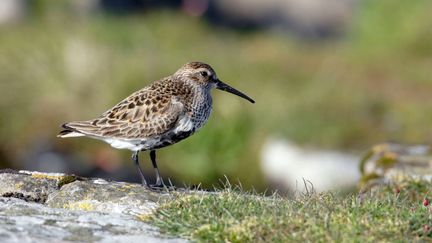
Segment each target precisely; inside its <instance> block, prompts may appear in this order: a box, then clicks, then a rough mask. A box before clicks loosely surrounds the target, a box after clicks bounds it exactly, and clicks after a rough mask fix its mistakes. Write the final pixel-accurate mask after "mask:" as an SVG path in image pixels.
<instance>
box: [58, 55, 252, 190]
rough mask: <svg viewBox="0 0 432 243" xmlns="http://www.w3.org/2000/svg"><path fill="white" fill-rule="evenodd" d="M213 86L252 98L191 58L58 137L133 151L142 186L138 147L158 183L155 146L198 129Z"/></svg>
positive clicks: (207, 110)
mask: <svg viewBox="0 0 432 243" xmlns="http://www.w3.org/2000/svg"><path fill="white" fill-rule="evenodd" d="M213 88H216V89H220V90H223V91H227V92H229V93H232V94H235V95H238V96H240V97H242V98H244V99H246V100H248V101H250V102H252V103H255V102H254V100H252V99H251V98H249V97H248V96H247V95H245V94H243V93H242V92H240V91H238V90H236V89H234V88H232V87H231V86H229V85H227V84H225V83H223V82H222V81H220V80H219V79H218V78H217V76H216V73H215V71H214V70H213V68H211V67H210V66H209V65H208V64H205V63H202V62H190V63H187V64H185V65H184V66H182V67H181V68H180V69H179V70H177V71H176V72H175V73H174V74H173V75H171V76H168V77H166V78H162V79H160V80H157V81H155V82H153V83H152V84H150V85H148V86H146V87H144V88H143V89H141V90H138V91H136V92H135V93H133V94H131V95H130V96H129V97H127V98H126V99H124V100H122V101H121V102H120V103H118V104H117V105H115V106H114V107H113V108H111V109H109V110H108V111H106V112H104V113H103V114H102V115H101V116H99V117H98V118H96V119H92V120H87V121H75V122H68V123H65V124H63V125H62V127H63V128H64V130H63V131H61V132H60V133H59V135H58V136H59V137H62V138H67V137H81V136H86V137H91V138H95V139H99V140H103V141H105V142H107V143H109V144H110V145H111V146H112V147H114V148H118V149H129V150H131V151H133V155H132V159H133V161H134V162H135V165H136V167H137V170H138V173H139V175H140V177H141V180H142V184H143V186H147V185H148V184H147V181H146V179H145V178H144V174H143V172H142V170H141V167H140V165H139V159H138V154H139V152H140V151H150V159H151V161H152V164H153V168H154V170H155V173H156V183H155V184H154V185H151V187H163V186H164V183H163V180H162V177H161V175H160V173H159V169H158V167H157V164H156V149H160V148H163V147H166V146H169V145H172V144H174V143H177V142H179V141H181V140H183V139H185V138H187V137H189V136H190V135H192V134H193V133H195V132H196V131H198V130H199V129H200V128H201V127H202V126H203V125H204V124H205V123H206V122H207V120H208V118H209V116H210V113H211V111H212V97H211V92H210V91H211V90H212V89H213Z"/></svg>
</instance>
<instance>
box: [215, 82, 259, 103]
mask: <svg viewBox="0 0 432 243" xmlns="http://www.w3.org/2000/svg"><path fill="white" fill-rule="evenodd" d="M216 89H220V90H223V91H226V92H229V93H231V94H235V95H237V96H240V97H242V98H243V99H246V100H249V101H250V102H251V103H255V101H254V100H253V99H251V98H249V96H247V95H245V94H243V93H242V92H240V91H238V90H236V89H234V88H233V87H231V86H229V85H228V84H226V83H224V82H222V81H220V80H219V79H218V80H217V81H216Z"/></svg>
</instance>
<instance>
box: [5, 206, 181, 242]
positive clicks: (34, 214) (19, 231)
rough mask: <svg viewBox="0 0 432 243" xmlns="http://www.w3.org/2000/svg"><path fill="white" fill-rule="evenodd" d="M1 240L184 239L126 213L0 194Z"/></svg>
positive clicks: (177, 240) (161, 240) (166, 240)
mask: <svg viewBox="0 0 432 243" xmlns="http://www.w3.org/2000/svg"><path fill="white" fill-rule="evenodd" d="M0 241H1V242H17V243H18V242H38V243H40V242H65V241H77V242H95V241H96V242H128V241H135V242H185V241H184V240H181V239H164V238H161V236H160V235H159V233H158V231H157V229H155V228H153V227H151V226H149V225H148V224H146V223H144V222H142V221H141V220H137V219H136V217H134V216H131V215H127V214H116V213H101V212H86V211H79V210H77V211H73V210H66V209H58V208H50V207H47V206H45V205H43V204H38V203H32V202H25V201H23V200H19V199H16V198H1V197H0Z"/></svg>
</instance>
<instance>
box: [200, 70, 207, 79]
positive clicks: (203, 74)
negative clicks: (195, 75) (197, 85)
mask: <svg viewBox="0 0 432 243" xmlns="http://www.w3.org/2000/svg"><path fill="white" fill-rule="evenodd" d="M200 74H201V76H203V77H204V78H205V77H207V76H208V73H207V72H206V71H201V72H200Z"/></svg>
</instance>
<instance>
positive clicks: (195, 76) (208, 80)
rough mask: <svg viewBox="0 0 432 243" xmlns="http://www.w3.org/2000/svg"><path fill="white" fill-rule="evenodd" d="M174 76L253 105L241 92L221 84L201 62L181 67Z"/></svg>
mask: <svg viewBox="0 0 432 243" xmlns="http://www.w3.org/2000/svg"><path fill="white" fill-rule="evenodd" d="M174 76H176V77H177V78H179V79H181V80H187V81H188V82H191V83H193V84H194V85H198V86H200V87H204V88H207V89H212V88H216V89H219V90H223V91H226V92H229V93H231V94H235V95H237V96H240V97H242V98H244V99H246V100H248V101H250V102H251V103H255V101H254V100H253V99H251V98H250V97H248V96H247V95H245V94H243V93H242V92H240V91H238V90H236V89H234V88H233V87H231V86H229V85H228V84H226V83H224V82H222V81H221V80H219V79H218V77H217V76H216V72H215V71H214V70H213V68H212V67H210V65H208V64H205V63H202V62H189V63H186V64H185V65H183V67H181V68H180V69H179V70H177V72H175V74H174Z"/></svg>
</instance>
